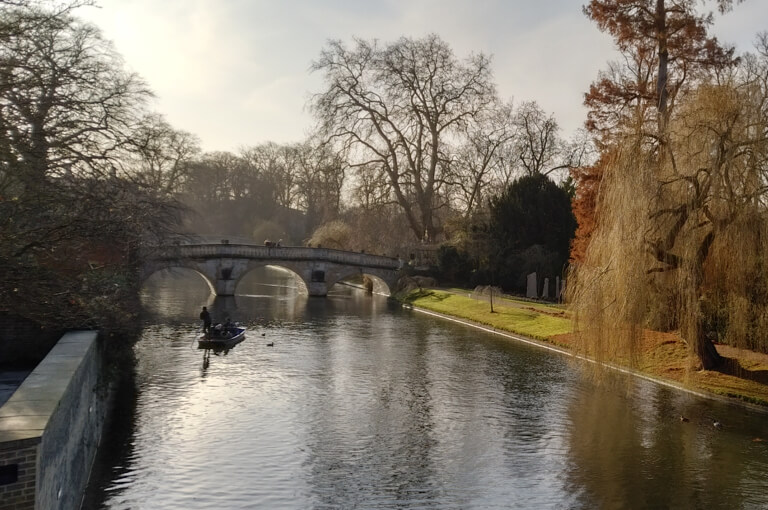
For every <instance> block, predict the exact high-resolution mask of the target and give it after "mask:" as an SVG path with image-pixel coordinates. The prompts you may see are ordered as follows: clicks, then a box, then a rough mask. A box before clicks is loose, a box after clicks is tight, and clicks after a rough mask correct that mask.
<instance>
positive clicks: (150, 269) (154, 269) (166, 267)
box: [140, 261, 216, 294]
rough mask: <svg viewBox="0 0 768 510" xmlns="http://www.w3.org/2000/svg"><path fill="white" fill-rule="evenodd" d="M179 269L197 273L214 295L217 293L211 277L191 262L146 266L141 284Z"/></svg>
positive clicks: (141, 277)
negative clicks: (160, 274)
mask: <svg viewBox="0 0 768 510" xmlns="http://www.w3.org/2000/svg"><path fill="white" fill-rule="evenodd" d="M178 269H184V270H188V271H190V272H192V273H195V274H196V275H198V276H199V277H200V278H202V279H203V281H204V282H205V283H206V285H208V288H209V289H210V291H211V292H212V293H214V294H215V293H216V282H215V281H214V280H212V279H211V278H210V277H209V275H207V274H206V273H205V272H204V271H201V270H200V268H199V267H197V265H196V264H194V263H191V262H190V261H178V262H175V263H167V264H151V265H146V264H145V266H144V268H142V271H141V276H140V280H141V283H142V284H143V283H144V282H146V281H147V280H149V279H150V278H152V276H154V275H156V274H158V273H160V272H162V271H173V270H178Z"/></svg>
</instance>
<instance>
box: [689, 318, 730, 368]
mask: <svg viewBox="0 0 768 510" xmlns="http://www.w3.org/2000/svg"><path fill="white" fill-rule="evenodd" d="M699 322H701V319H699ZM697 329H698V330H699V331H698V333H699V334H698V335H697V336H696V339H695V340H694V342H695V345H694V350H695V352H696V356H698V358H699V361H701V366H702V368H703V369H704V370H712V369H714V368H717V367H719V366H720V365H721V364H722V363H723V361H724V359H723V357H722V356H720V354H719V353H718V352H717V349H716V348H715V344H713V343H712V342H711V341H710V340H709V339H708V338H707V337H706V335H704V331H703V329H702V328H701V326H700V325H699V327H698V328H697Z"/></svg>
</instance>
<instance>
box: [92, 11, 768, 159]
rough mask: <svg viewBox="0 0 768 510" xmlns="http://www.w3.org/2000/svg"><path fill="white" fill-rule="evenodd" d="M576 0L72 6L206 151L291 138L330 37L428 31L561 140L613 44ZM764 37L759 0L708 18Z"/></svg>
mask: <svg viewBox="0 0 768 510" xmlns="http://www.w3.org/2000/svg"><path fill="white" fill-rule="evenodd" d="M585 1H586V0H98V3H99V5H100V8H98V9H96V8H84V9H81V10H80V11H79V12H80V15H81V16H83V17H85V18H87V19H89V20H91V21H93V22H94V23H96V24H97V25H98V26H100V27H101V29H102V30H103V32H104V35H105V37H106V38H107V39H109V40H111V41H113V43H114V44H115V47H116V49H117V51H118V52H119V53H120V54H122V55H123V57H124V59H125V62H126V65H127V67H128V68H129V69H131V70H133V71H136V72H137V73H139V74H140V75H141V76H142V77H143V78H144V79H145V80H146V81H147V83H148V84H149V86H150V87H151V88H152V90H153V91H154V92H155V94H156V95H157V99H156V101H155V109H156V110H157V111H158V112H159V113H162V114H164V115H165V116H166V118H167V119H168V121H169V122H170V123H171V124H172V125H173V126H174V127H176V128H178V129H182V130H185V131H189V132H191V133H194V134H196V135H197V136H199V137H200V140H201V141H202V145H203V149H204V150H206V151H215V150H228V151H235V150H237V148H239V147H242V146H249V145H257V144H259V143H263V142H267V141H274V142H278V143H289V142H298V141H301V140H302V139H303V138H304V137H305V135H306V133H307V132H308V131H309V129H310V128H311V125H312V118H311V117H310V115H309V114H308V112H307V109H306V104H307V100H308V98H309V96H310V94H312V93H313V92H318V91H319V90H320V89H321V87H322V81H321V76H320V75H319V74H317V73H315V74H312V73H310V72H309V67H310V64H311V62H312V61H313V60H314V59H316V58H317V57H318V56H319V54H320V50H321V49H322V48H323V46H324V45H325V43H326V41H328V40H329V39H341V40H343V41H346V42H351V40H352V37H361V38H364V39H374V38H376V39H379V40H381V41H382V42H390V41H394V40H396V39H397V38H399V37H400V36H409V37H415V38H418V37H422V36H424V35H426V34H429V33H436V34H438V35H439V36H440V37H441V38H443V39H444V40H445V41H447V42H448V44H449V45H450V46H451V47H452V48H453V51H454V52H455V54H456V55H457V56H458V57H459V58H463V57H465V56H467V55H469V54H470V53H472V52H475V53H477V52H482V53H485V54H489V55H492V56H493V69H494V77H495V81H496V84H497V87H498V91H499V94H500V95H501V96H502V97H503V98H506V99H514V101H515V102H516V103H517V102H520V101H527V100H535V101H537V102H538V103H539V104H540V105H541V106H542V108H544V110H545V111H547V112H551V113H554V114H555V117H556V118H557V120H558V122H559V123H560V125H561V126H562V128H563V134H564V135H565V136H567V137H569V136H571V135H572V134H573V132H574V131H575V130H576V129H577V128H579V127H580V126H581V125H582V123H583V121H584V117H585V115H586V113H585V110H584V108H583V106H582V100H583V94H584V92H585V91H586V90H587V88H588V87H589V84H590V82H591V81H593V80H594V79H595V77H596V76H597V73H598V71H599V70H600V69H604V68H605V64H606V62H607V61H608V60H610V59H613V58H615V53H614V50H613V45H612V41H611V39H610V38H609V37H608V36H606V35H604V34H602V33H600V32H599V31H598V30H597V28H596V27H595V25H594V24H592V23H591V22H590V21H589V20H588V19H587V18H586V17H585V16H584V15H583V14H582V10H581V6H582V5H583V4H584V3H585ZM764 30H768V1H766V0H747V1H746V2H745V3H744V4H742V5H739V6H738V7H737V8H736V9H735V10H734V12H732V13H729V14H727V15H725V16H723V17H718V18H717V21H716V25H715V28H714V33H715V35H717V36H718V38H719V39H720V40H722V41H724V42H728V43H731V44H735V45H736V47H737V50H738V51H739V52H743V51H747V50H749V49H750V48H751V44H752V42H753V41H754V38H755V35H756V34H757V33H758V32H760V31H764Z"/></svg>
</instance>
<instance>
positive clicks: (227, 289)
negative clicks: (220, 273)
mask: <svg viewBox="0 0 768 510" xmlns="http://www.w3.org/2000/svg"><path fill="white" fill-rule="evenodd" d="M236 285H237V281H236V280H221V279H217V280H216V285H215V289H214V290H215V292H216V295H217V296H234V295H235V286H236Z"/></svg>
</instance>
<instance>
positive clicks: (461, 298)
mask: <svg viewBox="0 0 768 510" xmlns="http://www.w3.org/2000/svg"><path fill="white" fill-rule="evenodd" d="M402 300H403V301H404V302H405V303H407V304H411V305H413V306H416V307H419V308H423V309H426V310H431V311H433V312H437V313H441V314H445V315H450V316H452V317H456V318H460V319H465V320H468V321H471V322H475V323H478V324H482V325H485V326H489V327H491V328H495V329H498V330H501V331H506V332H509V333H515V334H518V335H522V336H526V337H530V338H534V339H537V340H541V341H544V342H548V343H551V344H553V345H556V346H558V347H561V348H565V349H566V350H570V349H571V348H572V345H573V335H572V324H571V320H570V319H569V318H568V315H567V313H566V312H565V310H564V309H563V308H562V307H561V306H556V305H553V306H548V305H543V304H540V303H530V302H527V301H522V300H515V299H508V298H502V299H494V306H493V308H494V313H491V309H490V304H489V302H488V301H486V300H478V299H472V298H471V297H470V295H469V294H468V293H467V291H460V290H458V289H454V290H451V291H439V290H415V291H412V292H411V293H409V294H407V295H406V296H404V297H403V298H402ZM640 349H641V352H640V356H639V361H638V363H637V365H636V366H634V367H632V368H633V369H634V370H637V371H639V372H642V373H644V374H647V375H649V376H651V377H654V378H659V379H665V380H668V381H671V382H674V383H677V384H679V385H682V386H686V387H689V388H691V389H694V390H698V391H703V392H709V393H714V394H717V395H721V396H726V397H731V398H736V399H740V400H743V401H746V402H750V403H753V404H759V405H763V406H768V355H765V354H760V353H754V352H751V351H744V350H740V349H734V348H732V347H729V346H725V345H718V346H717V349H718V351H719V352H720V354H721V355H723V356H724V357H725V358H726V363H725V364H724V366H723V367H722V368H721V369H719V370H696V369H695V368H694V367H693V362H692V360H691V357H690V356H689V352H688V349H687V347H686V345H685V343H684V342H683V340H682V339H681V338H680V337H679V336H677V335H674V334H670V333H659V332H654V331H646V332H645V334H644V337H643V339H642V342H641V347H640Z"/></svg>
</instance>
